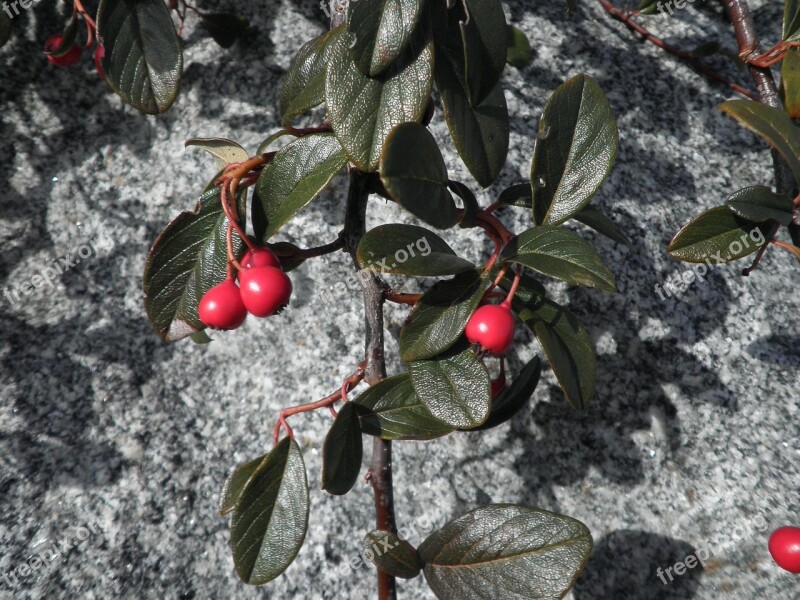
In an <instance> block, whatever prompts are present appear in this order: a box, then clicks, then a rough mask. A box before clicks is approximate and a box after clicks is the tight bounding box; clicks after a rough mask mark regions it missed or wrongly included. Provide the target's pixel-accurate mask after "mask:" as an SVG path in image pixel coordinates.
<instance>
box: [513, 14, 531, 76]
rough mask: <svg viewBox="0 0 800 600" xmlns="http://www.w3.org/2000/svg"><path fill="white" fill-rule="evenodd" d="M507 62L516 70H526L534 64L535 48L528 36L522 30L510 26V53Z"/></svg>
mask: <svg viewBox="0 0 800 600" xmlns="http://www.w3.org/2000/svg"><path fill="white" fill-rule="evenodd" d="M506 62H507V63H508V64H509V65H511V66H512V67H514V68H515V69H524V68H525V67H528V66H530V65H531V63H532V62H533V48H531V43H530V42H529V41H528V36H526V35H525V32H523V31H522V30H520V29H517V28H516V27H512V26H511V25H509V26H508V53H507V54H506Z"/></svg>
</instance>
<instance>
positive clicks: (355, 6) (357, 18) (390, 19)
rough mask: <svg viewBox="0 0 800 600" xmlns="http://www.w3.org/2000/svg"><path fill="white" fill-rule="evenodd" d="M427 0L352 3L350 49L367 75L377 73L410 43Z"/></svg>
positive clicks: (360, 0) (359, 1) (349, 14)
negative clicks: (424, 0)
mask: <svg viewBox="0 0 800 600" xmlns="http://www.w3.org/2000/svg"><path fill="white" fill-rule="evenodd" d="M423 5H424V2H423V0H358V1H357V2H351V3H350V4H349V5H348V15H347V26H348V30H349V31H350V33H351V34H353V39H352V42H351V47H350V53H351V55H352V56H353V60H354V61H355V64H356V66H357V67H358V68H359V69H360V70H361V72H362V73H363V74H364V75H369V76H370V77H377V76H378V75H380V74H381V73H383V72H384V71H385V70H386V69H387V68H388V67H389V65H391V64H392V63H393V62H394V61H395V60H397V59H398V58H399V57H400V55H401V54H402V53H403V52H404V51H405V49H406V48H407V47H408V44H409V42H410V41H411V38H412V35H413V33H414V31H415V29H416V27H417V24H418V23H419V21H420V16H421V15H422V7H423Z"/></svg>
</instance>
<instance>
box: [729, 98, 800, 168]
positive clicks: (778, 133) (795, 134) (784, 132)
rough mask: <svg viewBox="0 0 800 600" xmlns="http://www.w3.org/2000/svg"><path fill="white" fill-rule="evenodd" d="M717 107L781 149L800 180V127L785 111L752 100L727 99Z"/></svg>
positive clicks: (782, 154)
mask: <svg viewBox="0 0 800 600" xmlns="http://www.w3.org/2000/svg"><path fill="white" fill-rule="evenodd" d="M720 108H721V109H722V110H723V111H725V112H726V113H727V114H728V115H730V116H731V117H733V118H734V119H736V120H737V121H739V122H740V123H741V124H742V125H744V126H745V127H747V128H748V129H749V130H751V131H753V132H755V133H756V134H758V135H760V136H761V137H762V138H764V139H765V140H766V141H767V142H769V143H770V144H771V145H772V146H773V147H774V148H775V149H776V150H777V151H778V152H780V154H781V156H783V158H784V159H785V160H786V162H787V163H788V164H789V168H790V169H791V170H792V173H793V174H794V178H795V180H796V181H797V182H800V128H798V127H797V126H796V125H795V124H794V123H792V120H791V119H790V118H789V115H788V114H786V112H785V111H783V110H781V109H779V108H772V107H771V106H767V105H765V104H761V103H760V102H756V101H754V100H730V101H729V102H724V103H723V104H721V105H720Z"/></svg>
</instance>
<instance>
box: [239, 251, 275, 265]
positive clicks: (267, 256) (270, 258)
mask: <svg viewBox="0 0 800 600" xmlns="http://www.w3.org/2000/svg"><path fill="white" fill-rule="evenodd" d="M242 266H243V267H244V268H245V269H253V268H256V267H275V268H276V269H280V268H281V261H279V260H278V257H277V256H275V255H274V254H273V253H272V252H271V251H269V250H267V249H266V248H256V249H255V250H250V251H249V252H248V253H247V254H245V255H244V258H242Z"/></svg>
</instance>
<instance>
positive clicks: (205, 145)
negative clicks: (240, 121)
mask: <svg viewBox="0 0 800 600" xmlns="http://www.w3.org/2000/svg"><path fill="white" fill-rule="evenodd" d="M189 146H197V147H199V148H202V149H203V150H205V151H206V152H208V153H209V154H210V155H211V156H213V157H214V159H215V160H216V163H217V169H224V168H225V167H227V166H228V165H229V164H231V163H236V162H244V161H246V160H247V159H248V158H250V157H249V156H248V154H247V150H245V149H244V148H242V147H241V146H240V145H239V144H237V143H236V142H234V141H232V140H226V139H225V138H191V139H189V140H186V142H185V143H184V147H185V148H188V147H189Z"/></svg>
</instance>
